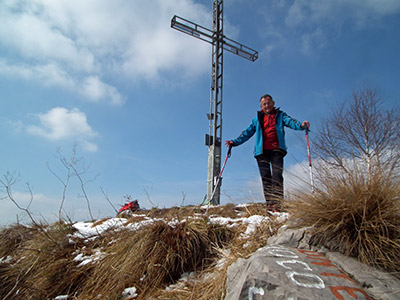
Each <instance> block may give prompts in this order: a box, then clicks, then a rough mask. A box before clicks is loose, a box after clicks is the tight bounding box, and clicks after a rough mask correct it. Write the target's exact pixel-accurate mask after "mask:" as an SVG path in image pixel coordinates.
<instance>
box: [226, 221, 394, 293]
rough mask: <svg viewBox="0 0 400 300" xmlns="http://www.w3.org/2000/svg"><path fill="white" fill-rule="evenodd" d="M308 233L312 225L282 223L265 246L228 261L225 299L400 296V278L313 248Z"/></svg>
mask: <svg viewBox="0 0 400 300" xmlns="http://www.w3.org/2000/svg"><path fill="white" fill-rule="evenodd" d="M309 236H310V228H303V229H299V230H295V229H290V228H288V227H287V226H283V227H282V228H281V229H280V230H279V231H278V234H277V235H276V236H274V237H271V238H270V239H269V240H268V244H267V246H266V247H264V248H261V249H259V250H258V251H256V252H255V253H254V254H253V255H252V256H251V257H250V258H249V259H239V260H238V261H237V262H235V263H234V264H232V265H231V266H229V268H228V273H227V293H226V298H225V300H242V299H249V300H261V299H282V300H313V299H315V300H317V299H318V300H320V299H324V300H330V299H334V300H337V299H339V300H341V299H342V300H354V299H375V300H394V299H400V294H399V292H400V290H399V289H400V280H398V279H397V278H395V277H393V276H391V275H390V274H386V273H383V272H380V271H378V270H375V269H373V268H371V267H367V266H365V265H363V264H361V263H359V262H358V261H357V260H355V259H353V258H348V257H345V256H343V255H341V254H339V253H330V252H327V253H326V255H325V254H324V253H321V251H315V250H316V249H310V247H309V246H308V239H309ZM322 252H325V251H322Z"/></svg>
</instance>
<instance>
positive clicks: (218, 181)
mask: <svg viewBox="0 0 400 300" xmlns="http://www.w3.org/2000/svg"><path fill="white" fill-rule="evenodd" d="M231 150H232V145H229V149H228V153H227V154H226V157H225V161H224V164H223V165H222V169H221V172H219V175H218V178H217V182H216V184H215V187H214V190H213V191H212V193H211V196H210V199H207V209H206V214H207V213H208V208H209V207H210V203H211V200H212V198H213V197H214V194H215V192H216V191H217V188H218V186H219V184H220V182H221V178H222V173H223V172H224V169H225V165H226V162H227V161H228V158H229V157H231ZM203 202H204V201H203Z"/></svg>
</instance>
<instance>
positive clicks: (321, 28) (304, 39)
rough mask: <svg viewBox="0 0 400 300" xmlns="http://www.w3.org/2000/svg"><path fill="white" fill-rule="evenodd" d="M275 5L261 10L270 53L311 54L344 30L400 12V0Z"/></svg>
mask: <svg viewBox="0 0 400 300" xmlns="http://www.w3.org/2000/svg"><path fill="white" fill-rule="evenodd" d="M268 5H269V4H268ZM271 5H272V6H273V7H274V9H273V10H271V11H269V10H267V8H266V9H265V11H264V10H262V12H261V13H262V14H263V15H264V19H265V24H266V25H265V28H263V33H262V34H263V35H265V36H266V38H267V39H268V42H269V43H268V45H269V48H268V49H265V53H266V54H270V50H271V49H272V50H273V51H280V53H281V50H282V49H299V50H300V51H301V52H302V53H303V54H308V55H310V54H312V53H314V51H313V49H315V48H323V47H325V46H326V45H327V44H328V43H329V40H332V39H336V38H338V37H340V36H341V34H342V33H343V32H344V31H349V30H362V29H365V28H367V27H374V28H379V26H381V20H382V18H384V17H387V16H390V15H395V14H399V13H400V1H398V0H382V1H381V0H365V1H359V0H325V1H320V0H294V1H283V0H280V1H279V2H276V1H273V2H272V3H271ZM282 20H284V23H283V24H282V23H281V21H282ZM293 44H294V45H293Z"/></svg>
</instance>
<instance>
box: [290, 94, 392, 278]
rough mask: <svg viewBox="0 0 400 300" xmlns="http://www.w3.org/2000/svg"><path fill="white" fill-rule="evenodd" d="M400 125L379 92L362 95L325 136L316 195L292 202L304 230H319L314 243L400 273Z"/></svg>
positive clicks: (319, 143) (339, 112) (340, 111)
mask: <svg viewBox="0 0 400 300" xmlns="http://www.w3.org/2000/svg"><path fill="white" fill-rule="evenodd" d="M399 120H400V117H399V111H398V110H395V109H392V110H390V109H384V108H383V107H382V104H381V101H380V99H379V98H378V96H377V94H376V92H375V91H372V90H370V89H364V90H361V91H360V92H358V93H354V94H353V98H352V100H351V101H350V102H349V103H345V104H342V105H339V106H338V107H336V109H334V110H333V112H332V116H331V117H330V118H328V119H327V120H326V122H325V124H324V126H323V127H322V129H321V130H320V131H319V132H318V133H317V136H316V139H315V145H314V150H315V152H316V154H317V155H316V156H318V157H319V158H320V159H321V160H322V162H321V163H319V164H314V169H315V171H316V178H317V181H316V182H317V186H316V189H315V192H314V193H313V194H305V193H300V192H299V193H297V195H296V197H293V200H292V201H288V202H287V203H286V205H287V207H288V211H289V213H290V215H291V218H293V219H296V224H297V226H313V227H314V235H313V237H312V243H313V244H314V245H318V246H325V247H328V248H329V249H332V250H336V251H340V252H342V253H344V254H346V255H351V256H355V257H358V259H359V260H360V261H361V262H363V263H366V264H369V265H373V266H376V267H380V268H384V269H386V270H390V271H393V272H398V271H399V270H400V262H399V259H398V258H399V257H400V184H399V183H400V178H399V163H400V149H399V146H400V144H399V141H400V127H399ZM397 275H398V276H399V273H397Z"/></svg>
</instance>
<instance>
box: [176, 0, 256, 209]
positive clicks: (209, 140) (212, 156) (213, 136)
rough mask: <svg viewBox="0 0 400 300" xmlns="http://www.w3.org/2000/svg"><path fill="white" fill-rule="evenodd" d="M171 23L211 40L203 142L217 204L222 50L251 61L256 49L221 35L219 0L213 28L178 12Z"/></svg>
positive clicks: (212, 197) (209, 198)
mask: <svg viewBox="0 0 400 300" xmlns="http://www.w3.org/2000/svg"><path fill="white" fill-rule="evenodd" d="M171 27H172V28H174V29H176V30H179V31H181V32H183V33H186V34H189V35H191V36H193V37H196V38H198V39H200V40H203V41H206V42H208V43H210V44H212V64H211V95H210V113H209V114H207V117H208V120H209V132H208V134H206V146H208V172H207V202H210V203H212V204H214V205H217V204H220V186H221V181H220V180H219V181H218V176H219V173H220V169H221V145H222V85H223V80H222V79H223V50H227V51H229V52H231V53H234V54H236V55H238V56H241V57H243V58H246V59H248V60H250V61H255V60H256V59H257V58H258V52H257V51H255V50H253V49H251V48H249V47H246V46H244V45H242V44H240V43H238V42H235V41H233V40H231V39H229V38H227V37H225V36H224V33H223V1H222V0H214V2H213V29H212V30H210V29H207V28H205V27H203V26H201V25H198V24H196V23H193V22H191V21H188V20H185V19H183V18H180V17H178V16H174V17H173V18H172V20H171ZM217 185H218V186H217Z"/></svg>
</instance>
